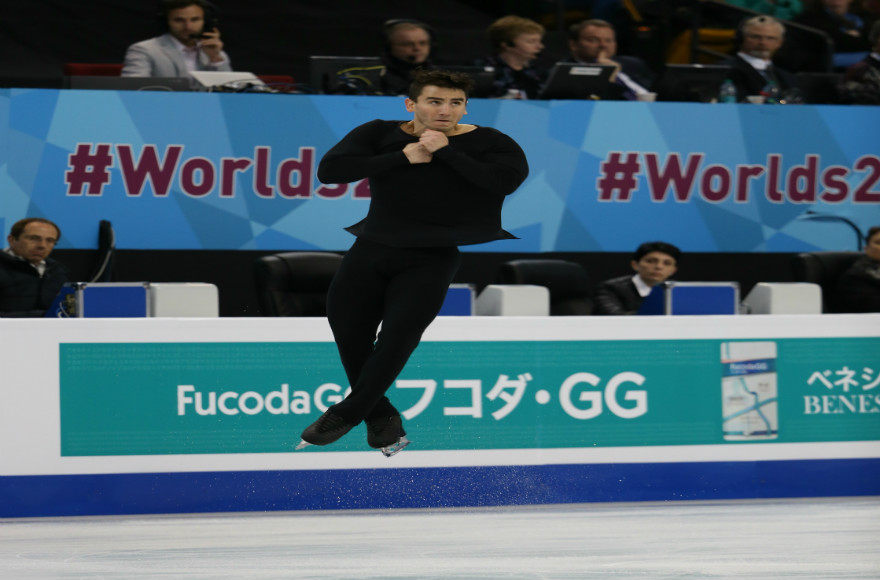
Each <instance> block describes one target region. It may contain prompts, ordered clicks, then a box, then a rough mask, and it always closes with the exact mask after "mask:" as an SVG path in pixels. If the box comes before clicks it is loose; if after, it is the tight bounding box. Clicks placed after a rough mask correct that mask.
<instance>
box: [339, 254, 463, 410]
mask: <svg viewBox="0 0 880 580" xmlns="http://www.w3.org/2000/svg"><path fill="white" fill-rule="evenodd" d="M460 264H461V256H460V254H459V251H458V248H456V247H447V248H393V247H390V246H385V245H382V244H377V243H375V242H370V241H367V240H363V239H361V238H358V239H357V240H356V241H355V243H354V245H353V246H352V247H351V249H350V250H349V251H348V253H347V254H346V255H345V258H344V259H343V260H342V265H341V266H340V268H339V271H338V272H337V273H336V277H335V278H334V279H333V282H332V283H331V284H330V290H329V292H328V294H327V318H328V319H329V321H330V328H331V329H332V330H333V337H334V338H335V340H336V346H337V348H338V349H339V356H340V358H341V359H342V366H343V367H344V368H345V373H346V375H347V376H348V381H349V384H350V385H351V393H350V394H349V395H348V396H347V397H346V398H345V399H344V400H342V401H341V402H339V403H337V404H336V405H333V406H332V407H331V410H332V412H333V413H334V414H336V415H338V416H340V417H342V418H343V419H345V420H346V422H348V423H352V424H357V423H360V422H361V421H363V420H364V419H372V418H374V417H391V416H393V415H396V414H398V412H397V409H395V408H394V406H393V405H392V404H391V402H390V401H389V400H388V398H387V397H386V396H385V392H386V391H387V390H388V389H389V388H390V387H391V385H392V384H393V383H394V381H395V379H397V376H398V375H399V374H400V372H401V371H402V370H403V367H404V366H405V365H406V362H407V361H408V360H409V357H410V355H412V353H413V351H414V350H415V349H416V347H417V346H418V345H419V341H420V340H421V338H422V333H423V332H424V331H425V329H426V328H427V327H428V325H429V324H430V323H431V321H432V320H434V318H436V316H437V313H438V312H439V311H440V308H441V307H442V306H443V300H444V299H445V298H446V292H447V290H448V289H449V285H450V284H451V283H452V279H453V277H454V276H455V273H456V272H457V271H458V267H459V265H460ZM380 323H381V325H382V331H381V332H380V333H379V334H378V337H377V335H376V333H377V331H378V329H379V324H380Z"/></svg>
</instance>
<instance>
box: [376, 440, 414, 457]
mask: <svg viewBox="0 0 880 580" xmlns="http://www.w3.org/2000/svg"><path fill="white" fill-rule="evenodd" d="M410 443H411V442H410V440H409V439H407V438H406V437H401V438H400V439H398V440H397V443H395V444H394V445H389V446H388V447H380V448H379V450H380V451H381V452H382V455H384V456H385V457H391V456H392V455H397V454H398V453H400V452H401V451H403V448H404V447H406V446H407V445H409V444H410Z"/></svg>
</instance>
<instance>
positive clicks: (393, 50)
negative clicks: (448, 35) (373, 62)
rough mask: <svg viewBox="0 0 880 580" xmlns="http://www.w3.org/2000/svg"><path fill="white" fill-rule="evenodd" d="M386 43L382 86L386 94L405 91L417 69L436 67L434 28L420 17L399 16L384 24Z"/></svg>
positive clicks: (398, 93)
mask: <svg viewBox="0 0 880 580" xmlns="http://www.w3.org/2000/svg"><path fill="white" fill-rule="evenodd" d="M382 31H383V37H384V41H385V46H384V48H383V50H382V64H384V65H385V70H384V71H382V78H381V90H382V94H384V95H395V96H396V95H405V94H406V93H407V91H408V90H409V85H410V83H412V76H413V73H414V72H415V70H416V69H425V70H429V69H432V68H434V65H433V63H432V62H431V49H432V48H433V44H434V31H433V30H432V29H431V27H430V26H428V25H427V24H425V23H424V22H419V21H418V20H410V19H406V18H399V19H395V20H388V21H387V22H385V24H383V26H382Z"/></svg>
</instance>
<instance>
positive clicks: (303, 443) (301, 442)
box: [294, 439, 311, 451]
mask: <svg viewBox="0 0 880 580" xmlns="http://www.w3.org/2000/svg"><path fill="white" fill-rule="evenodd" d="M309 445H311V443H309V442H308V441H306V440H305V439H300V440H299V445H297V446H296V448H294V451H299V450H300V449H305V448H306V447H308V446H309Z"/></svg>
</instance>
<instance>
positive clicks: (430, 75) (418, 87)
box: [408, 69, 474, 101]
mask: <svg viewBox="0 0 880 580" xmlns="http://www.w3.org/2000/svg"><path fill="white" fill-rule="evenodd" d="M427 86H433V87H440V88H443V89H459V90H461V91H464V98H465V99H467V97H468V95H469V94H470V92H471V89H472V88H473V86H474V81H472V80H471V77H469V76H468V75H467V74H465V73H459V72H452V71H448V70H440V69H430V70H426V69H417V70H416V72H415V74H414V75H413V82H412V83H411V84H410V85H409V92H408V96H409V98H410V99H412V100H414V101H416V100H418V98H419V95H421V94H422V89H424V88H425V87H427Z"/></svg>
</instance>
